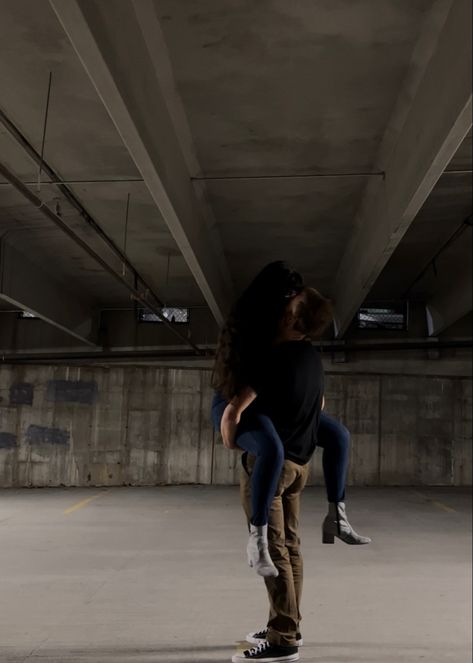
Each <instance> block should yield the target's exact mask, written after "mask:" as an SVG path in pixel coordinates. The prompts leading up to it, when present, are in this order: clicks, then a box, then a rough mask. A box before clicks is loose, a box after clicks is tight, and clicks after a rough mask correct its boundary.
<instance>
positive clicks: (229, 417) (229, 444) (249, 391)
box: [220, 386, 257, 449]
mask: <svg viewBox="0 0 473 663" xmlns="http://www.w3.org/2000/svg"><path fill="white" fill-rule="evenodd" d="M256 396H257V393H256V391H255V390H254V389H253V388H252V387H249V386H248V387H244V388H243V389H242V390H241V391H240V393H239V394H238V395H237V396H235V397H234V398H232V400H231V401H230V403H229V404H228V405H227V407H226V408H225V410H224V411H223V416H222V422H221V424H220V432H221V434H222V438H223V444H224V446H225V447H226V448H227V449H238V446H237V445H236V444H235V437H236V432H237V427H238V424H239V423H240V418H241V415H242V414H243V412H244V411H245V410H246V408H247V407H248V406H249V405H251V403H252V402H253V401H254V400H255V398H256Z"/></svg>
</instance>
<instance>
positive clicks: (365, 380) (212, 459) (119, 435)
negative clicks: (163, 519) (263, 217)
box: [0, 366, 472, 486]
mask: <svg viewBox="0 0 473 663" xmlns="http://www.w3.org/2000/svg"><path fill="white" fill-rule="evenodd" d="M211 397H212V392H211V388H210V372H209V371H208V370H193V369H188V368H186V369H177V368H162V367H161V368H156V367H135V368H133V367H116V368H97V367H93V368H67V367H62V366H61V367H51V366H2V367H1V368H0V486H51V485H53V486H55V485H67V486H69V485H81V486H85V485H121V484H136V485H147V484H159V483H162V484H173V483H195V482H197V483H204V484H208V483H214V484H226V483H233V482H236V480H237V476H238V458H239V455H237V454H234V453H233V452H228V451H226V450H225V449H224V448H223V447H222V445H221V443H220V442H219V440H218V439H216V438H215V436H214V435H213V432H212V428H211V426H210V422H209V409H210V401H211ZM326 401H327V410H328V412H330V413H332V414H333V415H335V416H337V417H339V418H340V420H341V421H343V422H344V423H345V425H346V426H347V427H348V428H349V429H350V430H351V432H352V437H353V451H352V462H351V470H350V479H349V482H350V483H351V484H355V485H429V484H434V485H470V484H471V482H472V479H471V428H472V414H471V412H472V410H471V401H472V383H471V379H469V378H466V377H436V376H412V375H411V376H399V375H387V374H385V375H381V374H369V375H366V374H365V375H362V374H349V373H345V374H337V375H335V374H331V375H330V374H329V375H327V389H326ZM320 466H321V457H320V455H319V453H317V454H316V456H315V461H314V471H313V481H315V482H316V483H320V482H321V472H320V469H321V468H320Z"/></svg>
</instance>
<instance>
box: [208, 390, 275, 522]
mask: <svg viewBox="0 0 473 663" xmlns="http://www.w3.org/2000/svg"><path fill="white" fill-rule="evenodd" d="M226 406H227V401H226V400H225V399H224V398H222V396H220V395H219V394H215V396H214V399H213V402H212V420H213V424H214V428H215V430H216V431H220V423H221V421H222V416H223V411H224V410H225V408H226ZM235 442H236V444H237V445H238V447H239V448H240V449H243V450H244V451H248V453H250V454H252V455H253V456H256V460H255V464H254V466H253V471H252V475H251V508H252V517H251V524H252V525H257V526H260V525H267V524H268V520H269V509H270V508H271V503H272V501H273V498H274V495H275V494H276V488H277V485H278V481H279V477H280V475H281V470H282V466H283V464H284V447H283V443H282V442H281V439H280V437H279V435H278V434H277V432H276V429H275V428H274V425H273V422H272V421H271V419H270V418H269V417H267V416H266V415H264V414H261V413H260V412H258V410H257V409H256V408H255V407H254V406H252V405H250V407H248V408H247V409H246V410H245V412H243V414H242V417H241V421H240V423H239V425H238V430H237V436H236V440H235Z"/></svg>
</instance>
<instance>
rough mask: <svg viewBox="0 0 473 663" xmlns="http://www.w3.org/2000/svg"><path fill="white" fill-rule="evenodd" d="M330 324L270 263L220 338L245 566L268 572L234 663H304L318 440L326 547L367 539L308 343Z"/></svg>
mask: <svg viewBox="0 0 473 663" xmlns="http://www.w3.org/2000/svg"><path fill="white" fill-rule="evenodd" d="M330 319H331V307H330V304H329V302H328V301H327V300H325V299H324V298H323V297H322V296H321V295H320V294H319V293H318V292H317V291H315V290H313V289H310V288H304V286H303V283H302V279H301V277H300V276H299V275H298V274H297V273H295V272H293V271H291V270H290V269H289V268H287V267H286V266H285V265H284V264H283V263H272V264H271V265H268V267H266V268H265V269H264V270H263V271H262V272H261V273H260V274H259V275H258V277H257V278H256V279H255V280H254V281H253V283H252V284H251V285H250V287H249V288H248V289H247V290H246V291H245V293H244V294H243V296H242V297H241V298H240V300H239V301H238V302H237V304H236V306H235V307H234V310H233V314H232V316H231V317H230V319H229V321H228V323H227V325H226V327H225V329H224V331H223V333H222V337H221V342H220V345H219V349H218V352H217V360H216V367H215V386H216V388H217V394H216V396H215V399H214V403H213V418H214V424H215V426H216V428H217V429H220V430H221V432H222V436H223V439H224V443H225V445H226V446H227V447H229V448H240V449H244V450H245V451H246V452H249V453H250V454H251V455H250V456H249V458H248V459H247V460H246V466H247V472H248V474H250V472H251V506H250V503H249V493H250V491H249V483H250V480H249V479H248V474H244V475H243V477H244V479H243V483H242V496H243V502H244V506H245V511H246V513H247V516H248V519H249V524H250V539H249V543H248V548H247V550H248V561H249V564H250V566H253V567H254V568H255V569H256V571H257V572H258V573H259V574H260V575H262V576H264V578H265V582H266V586H267V590H268V595H269V600H270V618H269V622H268V627H267V629H264V630H263V631H261V632H258V633H253V634H250V636H248V637H247V639H248V640H249V641H250V642H251V643H253V644H255V645H256V646H255V647H254V648H252V649H249V650H247V651H245V652H243V653H242V654H241V655H240V654H237V655H236V656H234V657H233V661H244V660H259V661H266V662H269V661H296V660H298V658H299V655H298V645H299V644H300V640H301V636H300V633H299V622H300V612H299V603H300V595H301V590H302V558H301V556H300V550H299V536H298V520H299V508H300V494H301V492H302V490H303V488H304V485H305V482H306V480H307V476H308V471H309V461H310V458H311V456H312V454H313V452H314V450H315V446H316V444H319V445H320V446H324V458H323V465H324V474H325V479H326V483H327V489H328V496H329V514H328V516H327V518H326V519H325V521H324V524H323V540H324V542H327V543H328V542H330V543H333V541H334V537H335V536H337V537H339V538H340V539H341V540H344V541H346V542H348V543H358V544H360V543H369V539H366V538H363V537H359V536H358V535H357V534H356V533H355V532H354V531H353V530H352V528H351V527H350V525H349V523H348V520H347V519H346V514H345V509H344V504H343V498H344V487H345V478H346V469H347V464H348V439H347V438H348V436H347V433H346V429H343V427H341V425H340V424H338V422H336V421H335V420H333V419H331V418H330V417H328V416H327V415H322V416H321V408H322V404H323V369H322V364H321V360H320V356H319V353H318V352H317V351H316V350H315V348H314V347H313V346H312V344H311V342H310V341H311V340H314V339H315V338H319V337H320V335H321V333H322V332H323V329H324V328H325V327H326V325H327V324H328V322H329V321H330ZM324 419H325V426H324ZM321 429H322V434H321ZM321 442H322V444H321ZM268 523H269V530H268ZM268 533H269V548H268Z"/></svg>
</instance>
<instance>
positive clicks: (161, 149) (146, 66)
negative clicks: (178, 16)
mask: <svg viewBox="0 0 473 663" xmlns="http://www.w3.org/2000/svg"><path fill="white" fill-rule="evenodd" d="M50 2H51V5H52V7H53V9H54V11H55V12H56V14H57V16H58V18H59V21H60V22H61V24H62V26H63V28H64V30H65V32H66V34H67V35H68V37H69V39H70V41H71V43H72V45H73V46H74V48H75V50H76V52H77V54H78V56H79V58H80V60H81V62H82V64H83V66H84V68H85V70H86V71H87V73H88V75H89V77H90V79H91V81H92V83H93V84H94V86H95V88H96V90H97V92H98V94H99V96H100V98H101V100H102V102H103V104H104V106H105V108H106V109H107V111H108V113H109V115H110V117H111V119H112V121H113V122H114V124H115V126H116V128H117V130H118V132H119V133H120V135H121V137H122V139H123V141H124V143H125V145H126V146H127V148H128V150H129V152H130V155H131V157H132V158H133V160H134V161H135V164H136V166H137V168H138V169H139V170H140V172H141V174H142V177H143V179H144V181H145V183H146V185H147V187H148V189H149V191H150V193H151V195H152V197H153V199H154V201H155V203H156V205H157V207H158V209H159V210H160V212H161V214H162V216H163V219H164V221H165V222H166V224H167V226H168V228H169V230H170V232H171V233H172V235H173V237H174V239H175V241H176V243H177V245H178V247H179V249H180V251H181V252H182V255H183V256H184V259H185V260H186V262H187V264H188V266H189V268H190V270H191V272H192V274H193V276H194V278H195V280H196V282H197V284H198V286H199V287H200V289H201V291H202V293H203V295H204V298H205V300H206V301H207V303H208V305H209V307H210V309H211V311H212V313H213V315H214V317H215V319H216V320H217V322H218V323H219V324H222V322H223V320H224V318H225V317H226V314H227V311H228V308H229V304H230V302H231V300H232V298H233V293H232V291H231V286H230V283H231V281H230V278H229V275H228V274H227V273H225V264H224V260H223V250H222V249H221V246H219V243H218V240H217V238H216V237H215V229H211V228H210V227H209V225H208V223H207V221H206V210H205V207H204V205H203V202H202V200H201V199H200V198H199V196H198V195H197V193H196V190H195V189H194V185H193V183H192V180H191V174H190V172H189V163H190V162H189V159H188V158H186V156H185V155H184V153H183V149H182V145H181V143H180V140H179V138H178V136H177V134H176V126H175V123H174V121H173V119H172V118H171V115H170V112H169V106H168V102H167V100H166V90H165V89H163V85H162V84H161V82H160V79H159V77H158V75H157V72H156V67H155V63H154V62H153V57H152V53H151V52H150V48H149V46H148V43H147V42H149V35H148V36H146V35H144V33H143V29H142V24H140V21H139V20H138V16H137V13H136V11H135V6H134V4H133V3H131V2H121V0H108V2H106V3H104V2H101V1H100V0H87V1H85V0H50ZM145 9H147V10H148V11H149V7H148V5H147V4H146V6H145ZM156 20H157V19H156ZM156 38H157V39H162V37H161V36H160V34H159V33H157V34H156ZM163 47H164V46H163ZM165 87H167V88H168V89H169V81H168V85H167V86H165Z"/></svg>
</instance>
